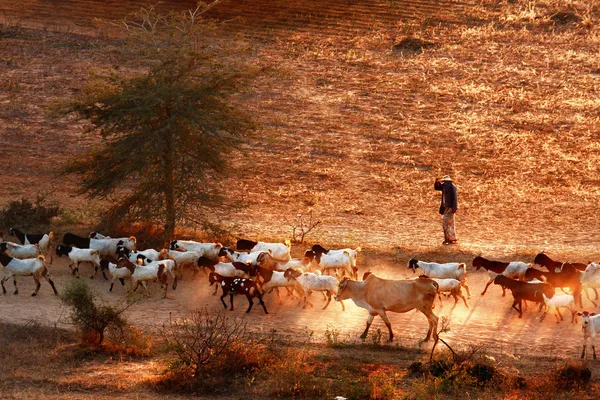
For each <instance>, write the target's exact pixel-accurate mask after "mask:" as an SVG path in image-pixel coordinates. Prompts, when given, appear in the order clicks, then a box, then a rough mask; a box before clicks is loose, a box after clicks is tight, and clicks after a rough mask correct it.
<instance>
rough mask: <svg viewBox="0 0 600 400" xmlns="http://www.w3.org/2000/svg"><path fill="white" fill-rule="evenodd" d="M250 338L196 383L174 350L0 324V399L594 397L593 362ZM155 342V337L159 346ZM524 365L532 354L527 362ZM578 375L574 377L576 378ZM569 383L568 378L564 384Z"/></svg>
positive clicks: (596, 390)
mask: <svg viewBox="0 0 600 400" xmlns="http://www.w3.org/2000/svg"><path fill="white" fill-rule="evenodd" d="M258 338H260V340H262V341H263V343H262V344H261V343H259V342H248V343H246V344H245V345H243V346H241V347H240V346H239V343H234V344H233V345H232V347H231V349H230V351H228V352H225V353H224V354H223V355H222V357H221V359H220V360H217V361H216V362H215V364H214V369H213V370H210V371H209V372H207V375H206V376H204V377H203V379H202V385H200V386H198V384H197V382H194V381H193V380H192V379H191V378H190V377H188V376H187V375H186V374H184V373H181V371H179V372H178V371H177V370H174V369H171V370H168V369H167V367H168V366H169V365H172V364H171V363H172V362H173V355H172V354H171V353H169V352H165V350H161V351H160V352H159V353H155V354H154V355H152V356H151V357H136V356H134V357H132V356H130V355H127V354H124V353H123V352H121V351H117V352H115V351H114V348H113V347H112V346H105V347H103V348H88V347H82V346H80V345H79V344H78V343H77V338H76V337H75V336H74V335H72V334H71V333H69V332H68V331H64V330H60V329H56V328H47V327H44V326H42V325H39V324H36V323H31V324H28V325H26V326H18V325H9V324H0V339H1V340H2V343H1V344H0V345H1V346H2V348H3V349H4V351H3V353H2V355H1V357H0V361H1V365H2V366H1V367H0V372H2V377H3V379H2V380H0V389H2V392H3V396H4V397H5V398H32V397H40V396H51V397H50V398H78V399H88V398H110V397H114V396H118V397H119V398H139V397H136V396H142V397H143V398H150V399H152V398H162V397H169V398H186V397H185V396H189V395H194V397H195V398H198V397H199V398H202V395H203V394H204V395H208V396H209V397H210V398H215V397H217V398H218V396H221V397H222V398H232V397H233V398H248V399H264V398H288V399H294V398H297V399H322V398H334V397H335V396H344V397H347V398H351V399H392V398H409V399H419V398H423V399H426V398H432V397H436V398H451V399H454V398H456V399H459V398H464V396H465V393H466V392H468V393H470V396H472V397H475V398H498V399H500V398H532V399H544V398H550V397H551V398H564V399H568V398H595V397H597V396H598V394H599V390H600V388H599V387H598V384H597V382H596V381H594V380H592V382H591V383H586V382H585V377H586V376H589V373H590V372H591V373H592V377H593V376H594V375H593V374H594V373H597V372H598V368H597V366H595V365H594V366H592V365H588V366H589V367H590V368H591V371H590V370H587V372H586V368H585V364H580V363H570V364H568V365H566V364H562V363H561V364H552V363H544V362H542V363H539V360H538V361H537V365H536V366H535V367H534V368H533V371H534V372H533V373H532V372H531V371H532V370H531V369H529V370H528V372H527V373H524V372H519V369H517V368H523V365H522V364H523V363H524V361H521V362H519V363H516V364H515V365H513V366H508V365H507V364H505V363H504V362H503V360H501V359H498V360H496V359H495V358H493V357H491V356H488V355H487V354H485V353H484V352H482V351H481V349H480V350H479V351H473V350H469V349H468V350H466V351H462V352H460V351H459V354H461V355H463V356H464V357H465V358H464V360H463V361H462V362H460V363H454V362H453V361H452V360H451V358H450V357H449V355H444V354H441V355H440V354H438V356H437V357H438V361H436V363H435V364H434V365H433V366H428V371H430V372H426V373H425V374H424V375H423V374H416V375H415V374H408V370H409V367H410V366H411V364H412V363H413V361H414V360H415V359H421V360H425V359H427V358H428V355H427V353H426V352H422V351H419V350H414V349H413V350H411V349H404V348H399V347H381V348H373V347H372V346H371V345H368V344H366V345H358V344H351V345H342V346H338V347H336V348H335V349H332V348H330V347H328V346H326V345H319V344H309V343H297V342H295V343H293V345H291V344H290V342H289V341H288V340H286V339H284V338H275V339H274V338H273V337H266V338H261V337H260V335H258ZM159 347H160V346H159ZM530 368H531V362H530ZM582 377H583V380H581V378H582ZM571 382H574V383H573V384H572V383H571Z"/></svg>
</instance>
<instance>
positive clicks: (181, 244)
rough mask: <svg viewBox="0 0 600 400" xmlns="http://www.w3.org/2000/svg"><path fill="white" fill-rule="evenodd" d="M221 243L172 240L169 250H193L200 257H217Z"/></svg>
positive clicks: (215, 258) (213, 258)
mask: <svg viewBox="0 0 600 400" xmlns="http://www.w3.org/2000/svg"><path fill="white" fill-rule="evenodd" d="M221 248H223V245H222V244H221V243H200V242H195V241H193V240H173V241H172V242H171V246H170V247H169V250H177V251H195V252H198V253H200V257H206V258H210V259H211V260H218V259H219V251H221Z"/></svg>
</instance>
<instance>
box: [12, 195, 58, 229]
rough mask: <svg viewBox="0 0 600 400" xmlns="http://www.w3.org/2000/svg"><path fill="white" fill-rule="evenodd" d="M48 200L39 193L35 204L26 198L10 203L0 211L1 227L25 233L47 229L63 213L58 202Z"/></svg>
mask: <svg viewBox="0 0 600 400" xmlns="http://www.w3.org/2000/svg"><path fill="white" fill-rule="evenodd" d="M47 200H48V199H47V196H46V195H43V194H40V193H38V194H37V196H36V199H35V201H34V202H31V201H30V200H29V199H27V198H25V197H23V198H21V200H13V201H10V202H8V204H6V205H5V206H4V207H2V208H1V209H0V226H3V227H6V228H11V227H15V228H19V229H21V230H25V231H38V230H39V231H41V230H45V229H47V228H48V227H49V226H50V224H51V221H52V218H54V217H57V216H58V215H59V214H60V213H61V208H60V207H59V206H58V204H57V203H56V202H48V201H47Z"/></svg>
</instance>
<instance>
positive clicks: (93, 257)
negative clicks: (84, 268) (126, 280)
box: [56, 244, 106, 279]
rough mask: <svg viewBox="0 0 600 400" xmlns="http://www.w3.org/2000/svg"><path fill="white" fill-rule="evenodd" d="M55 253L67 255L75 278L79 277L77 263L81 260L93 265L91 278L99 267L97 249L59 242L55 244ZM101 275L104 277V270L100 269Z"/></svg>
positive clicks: (60, 255)
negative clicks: (81, 247) (59, 243)
mask: <svg viewBox="0 0 600 400" xmlns="http://www.w3.org/2000/svg"><path fill="white" fill-rule="evenodd" d="M56 254H57V255H58V256H59V257H62V256H63V255H66V256H68V257H69V260H70V262H69V268H70V269H71V274H73V275H75V276H76V277H77V278H79V263H81V262H89V263H91V264H92V265H93V266H94V275H92V276H91V277H90V278H91V279H94V276H96V274H97V273H98V269H99V268H100V252H99V251H98V250H94V249H78V248H77V247H71V246H66V245H62V244H61V245H58V246H56ZM102 275H103V276H104V278H106V275H105V274H104V271H102Z"/></svg>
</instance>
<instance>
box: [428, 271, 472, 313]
mask: <svg viewBox="0 0 600 400" xmlns="http://www.w3.org/2000/svg"><path fill="white" fill-rule="evenodd" d="M431 279H433V280H434V281H436V282H437V283H438V286H439V287H438V297H439V299H440V306H442V293H450V295H451V296H452V297H454V305H453V306H452V309H454V307H456V304H457V303H458V298H459V297H460V298H461V299H462V301H463V302H464V303H465V307H467V308H469V305H468V304H467V300H466V299H465V297H464V296H463V294H462V286H463V284H464V281H459V280H458V279H453V278H431Z"/></svg>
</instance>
